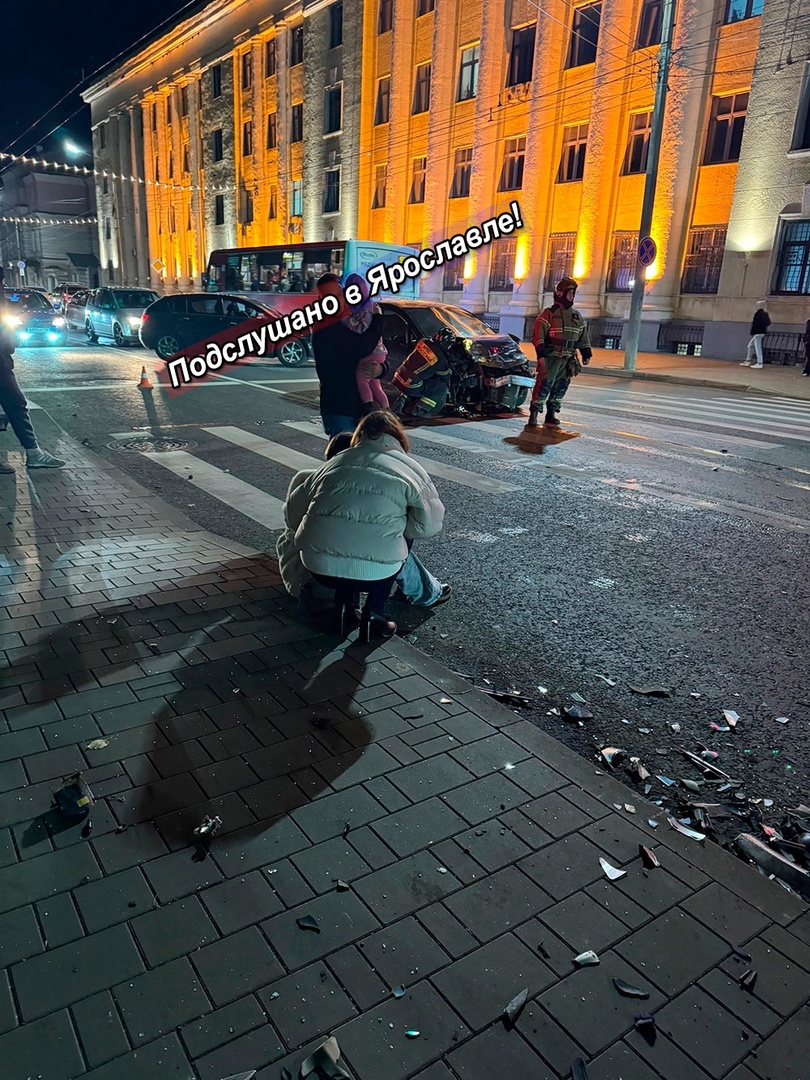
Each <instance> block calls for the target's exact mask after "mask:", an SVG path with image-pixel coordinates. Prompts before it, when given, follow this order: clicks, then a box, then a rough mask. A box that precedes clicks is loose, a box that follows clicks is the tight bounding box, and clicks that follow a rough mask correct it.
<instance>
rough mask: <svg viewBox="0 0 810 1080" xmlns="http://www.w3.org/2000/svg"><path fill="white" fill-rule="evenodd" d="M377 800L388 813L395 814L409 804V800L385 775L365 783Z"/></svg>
mask: <svg viewBox="0 0 810 1080" xmlns="http://www.w3.org/2000/svg"><path fill="white" fill-rule="evenodd" d="M365 786H366V788H367V789H368V790H369V791H370V792H371V794H372V795H373V796H374V798H375V799H376V800H377V802H379V803H382V805H383V806H384V807H385V809H386V810H387V811H388V813H389V814H395V813H396V812H397V810H402V809H404V808H405V807H406V806H410V805H411V804H410V801H409V800H408V799H407V798H406V797H405V796H404V795H403V794H402V792H401V791H397V789H396V788H395V787H394V786H393V784H392V783H391V782H390V780H388V778H387V777H385V776H377V777H375V778H374V779H373V780H369V782H368V783H367V784H366V785H365Z"/></svg>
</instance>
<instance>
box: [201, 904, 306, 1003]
mask: <svg viewBox="0 0 810 1080" xmlns="http://www.w3.org/2000/svg"><path fill="white" fill-rule="evenodd" d="M284 917H285V916H284V915H278V916H276V918H281V919H283V918H284ZM313 936H316V935H313ZM193 960H194V966H195V967H196V969H197V971H198V972H199V974H200V978H201V979H202V980H203V982H204V983H205V987H206V989H207V991H208V993H209V994H210V995H211V997H212V999H213V1001H214V1004H215V1005H226V1004H227V1003H228V1002H229V1001H235V1000H236V998H238V997H242V995H244V994H247V993H249V992H250V991H251V990H256V989H258V987H260V986H266V985H267V984H268V983H269V982H272V981H273V980H274V979H278V978H280V977H281V976H282V975H283V974H284V972H283V970H282V967H281V965H280V964H279V962H278V960H276V958H275V956H274V955H273V952H272V950H271V948H270V946H269V945H268V944H267V942H266V941H265V939H264V938H263V937H262V935H261V933H260V932H259V930H258V928H257V927H255V926H253V927H250V928H249V929H247V930H241V931H240V932H239V933H238V934H232V935H231V936H230V937H226V938H222V940H221V941H215V942H214V943H213V944H212V945H206V946H205V947H204V948H202V949H200V950H198V951H197V952H195V953H194V955H193Z"/></svg>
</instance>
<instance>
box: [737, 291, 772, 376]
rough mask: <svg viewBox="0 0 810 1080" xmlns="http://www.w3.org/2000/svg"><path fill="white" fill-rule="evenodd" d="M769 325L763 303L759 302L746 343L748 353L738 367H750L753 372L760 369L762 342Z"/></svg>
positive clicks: (769, 318) (768, 317)
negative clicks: (749, 338) (749, 337)
mask: <svg viewBox="0 0 810 1080" xmlns="http://www.w3.org/2000/svg"><path fill="white" fill-rule="evenodd" d="M770 325H771V317H770V315H769V314H768V312H767V311H766V310H765V301H764V300H760V302H759V303H758V304H757V310H756V311H755V312H754V317H753V319H752V320H751V340H750V341H749V342H748V352H747V353H746V356H745V359H744V360H743V362H742V363H741V364H740V367H750V368H754V369H755V370H756V369H757V368H761V367H762V342H763V340H764V338H765V335H766V334H767V332H768V327H769V326H770ZM755 358H756V360H755Z"/></svg>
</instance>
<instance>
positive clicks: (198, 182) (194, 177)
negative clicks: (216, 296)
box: [188, 64, 208, 290]
mask: <svg viewBox="0 0 810 1080" xmlns="http://www.w3.org/2000/svg"><path fill="white" fill-rule="evenodd" d="M193 71H194V82H192V83H190V84H189V88H188V90H189V113H188V157H189V173H190V175H191V194H190V200H191V227H192V229H193V231H194V245H195V254H196V258H197V268H196V269H197V279H196V280H195V281H193V282H192V290H193V289H195V288H197V287H199V284H200V275H201V274H202V273H204V271H205V259H206V258H207V256H208V251H207V248H206V235H205V213H204V198H203V196H204V192H203V190H202V182H203V175H202V171H203V162H202V154H201V139H200V129H201V126H202V116H201V115H200V102H201V100H202V98H201V94H200V87H201V81H202V77H203V76H202V73H201V71H200V68H199V64H197V65H195V66H194V68H193Z"/></svg>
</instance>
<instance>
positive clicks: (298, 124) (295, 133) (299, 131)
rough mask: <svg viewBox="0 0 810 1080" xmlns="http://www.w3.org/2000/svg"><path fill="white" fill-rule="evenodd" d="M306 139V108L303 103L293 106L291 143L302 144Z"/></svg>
mask: <svg viewBox="0 0 810 1080" xmlns="http://www.w3.org/2000/svg"><path fill="white" fill-rule="evenodd" d="M303 138H304V106H303V103H302V102H299V103H298V104H297V105H293V107H292V113H291V116H290V142H301V140H302V139H303Z"/></svg>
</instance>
